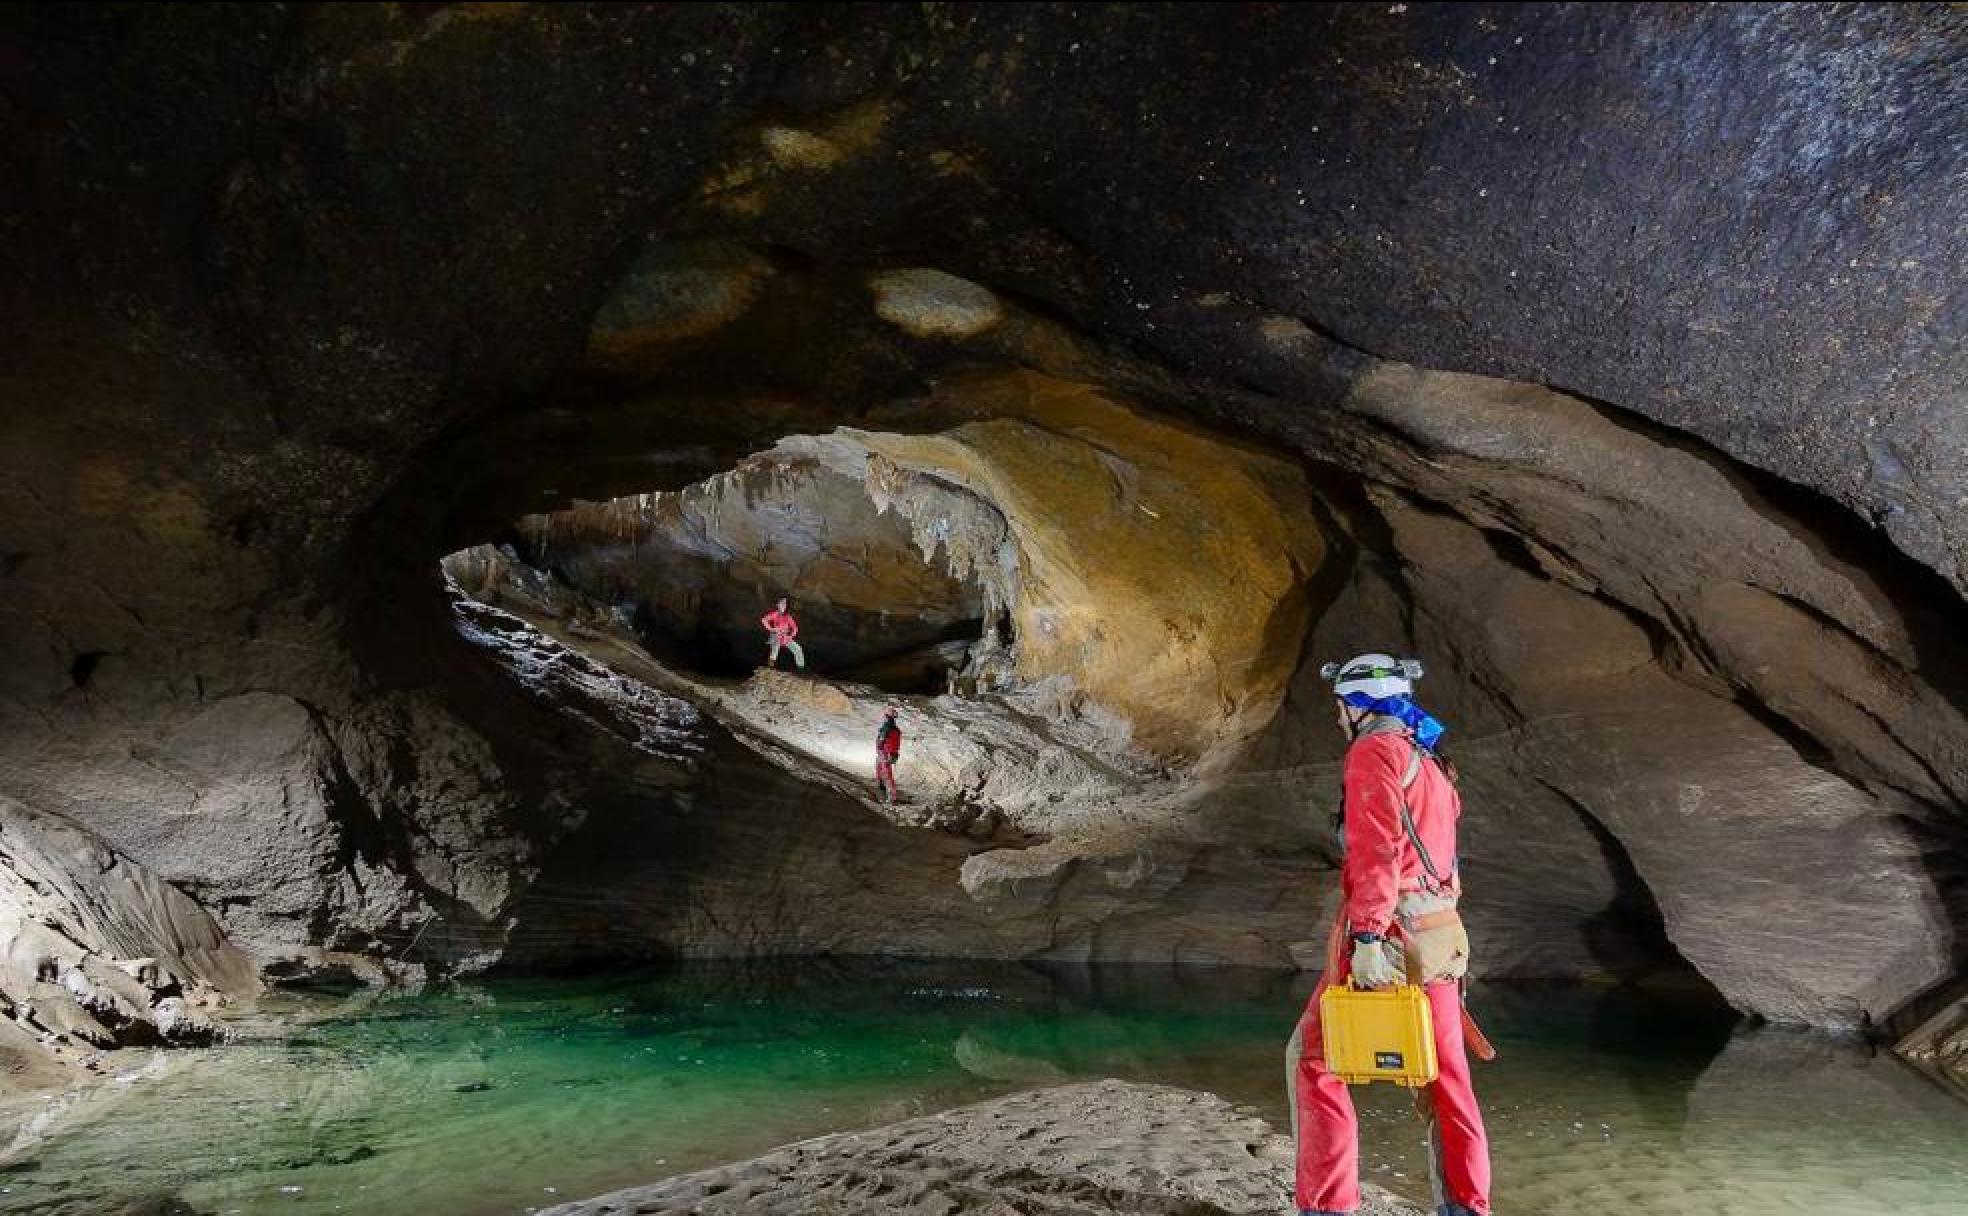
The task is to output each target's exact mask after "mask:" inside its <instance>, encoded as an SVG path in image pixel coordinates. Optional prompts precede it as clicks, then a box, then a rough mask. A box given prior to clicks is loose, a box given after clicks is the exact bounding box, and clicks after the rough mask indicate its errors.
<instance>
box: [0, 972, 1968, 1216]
mask: <svg viewBox="0 0 1968 1216" xmlns="http://www.w3.org/2000/svg"><path fill="white" fill-rule="evenodd" d="M1304 997H1305V988H1304V985H1303V981H1300V980H1295V979H1293V978H1291V977H1283V976H1276V975H1270V974H1265V973H1253V972H1242V971H1236V970H1187V971H1182V970H1168V969H1154V970H1146V969H1136V968H1120V967H1102V968H1091V969H1074V970H1038V969H1032V968H1026V967H1019V966H1015V965H990V964H931V963H895V962H856V963H830V962H803V963H784V964H769V965H765V964H749V965H717V966H693V967H689V968H685V969H681V970H671V971H665V972H656V973H648V974H641V975H635V976H626V977H624V976H616V977H611V978H608V979H580V980H559V981H544V980H528V981H502V982H495V983H487V984H482V985H477V986H472V987H466V988H462V989H456V990H449V991H445V992H440V993H434V994H429V995H422V996H415V997H396V998H386V999H356V998H351V999H350V1000H348V1001H345V1002H337V1001H335V1000H332V999H328V998H311V999H298V998H296V999H287V1000H284V1001H282V1002H279V1003H276V1004H272V1005H269V1006H268V1007H267V1008H266V1009H265V1010H263V1011H262V1013H261V1015H260V1016H259V1017H258V1018H256V1019H255V1021H254V1022H253V1023H252V1025H253V1027H254V1029H253V1033H252V1035H251V1037H250V1038H249V1039H248V1041H245V1042H242V1043H240V1044H238V1045H235V1046H231V1047H226V1048H221V1049H217V1050H213V1051H207V1052H187V1053H171V1054H170V1055H168V1056H165V1057H164V1058H163V1067H161V1068H160V1069H157V1070H155V1071H154V1072H152V1073H149V1074H147V1075H141V1076H135V1077H133V1078H132V1079H129V1080H127V1081H125V1082H122V1083H112V1084H110V1085H107V1086H104V1087H101V1088H100V1089H99V1090H96V1091H93V1092H90V1093H88V1094H85V1095H83V1096H82V1097H80V1098H79V1099H76V1100H75V1101H73V1102H72V1103H69V1104H67V1105H65V1106H64V1105H63V1099H62V1098H61V1097H60V1096H54V1097H52V1098H51V1099H42V1098H40V1097H32V1098H30V1099H28V1100H26V1101H25V1102H24V1103H16V1104H15V1105H14V1106H12V1107H10V1108H7V1109H5V1110H4V1111H0V1114H4V1115H9V1116H11V1118H10V1124H11V1127H12V1129H13V1131H6V1130H4V1129H0V1134H15V1132H18V1133H19V1134H17V1135H15V1143H14V1146H13V1147H12V1148H11V1149H10V1150H8V1151H7V1153H6V1155H5V1157H4V1161H5V1164H4V1165H0V1188H4V1193H0V1211H7V1212H35V1213H57V1212H59V1213H73V1214H75V1216H84V1214H86V1216H101V1214H103V1213H107V1212H115V1211H120V1210H154V1211H173V1210H189V1211H195V1212H212V1213H241V1214H246V1213H273V1212H277V1213H288V1214H293V1216H311V1214H314V1213H328V1212H351V1213H353V1212H361V1213H367V1214H371V1216H410V1214H413V1213H414V1214H418V1216H436V1214H456V1216H481V1214H483V1216H492V1214H495V1213H497V1214H505V1213H524V1212H526V1211H529V1210H531V1209H533V1208H538V1207H543V1206H548V1205H550V1204H553V1203H555V1202H558V1201H560V1200H562V1199H568V1198H575V1197H579V1196H583V1195H589V1194H593V1193H596V1192H599V1191H604V1190H608V1189H611V1188H614V1187H618V1186H625V1185H629V1184H632V1183H636V1182H642V1181H647V1180H649V1179H652V1178H656V1177H660V1176H663V1175H665V1174H669V1173H674V1172H678V1171H682V1170H688V1169H692V1168H696V1167H700V1166H704V1165H708V1164H712V1163H715V1162H719V1161H726V1160H731V1159H734V1158H740V1157H746V1156H751V1155H753V1154H756V1153H758V1152H760V1151H762V1150H764V1149H766V1148H769V1147H771V1146H773V1145H776V1144H781V1143H785V1142H787V1141H790V1140H796V1139H802V1138H805V1137H808V1136H814V1135H819V1134H823V1133H826V1132H830V1131H837V1130H844V1129H849V1128H855V1127H864V1126H869V1125H873V1124H877V1123H883V1122H889V1121H893V1120H896V1119H901V1118H907V1117H910V1116H912V1115H916V1114H920V1113H926V1112H929V1111H933V1110H937V1109H941V1108H944V1107H947V1106H951V1105H955V1104H959V1103H963V1102H969V1101H975V1100H979V1099H982V1098H987V1097H991V1096H994V1095H997V1094H1001V1093H1006V1092H1010V1091H1012V1090H1016V1089H1023V1088H1028V1087H1030V1086H1032V1085H1035V1084H1042V1083H1045V1082H1048V1081H1057V1080H1068V1079H1081V1078H1096V1077H1106V1076H1117V1077H1125V1078H1131V1079H1139V1080H1152V1081H1161V1082H1166V1083H1171V1084H1176V1085H1184V1086H1191V1087H1195V1088H1202V1089H1210V1090H1214V1091H1216V1092H1218V1093H1221V1094H1223V1095H1225V1096H1226V1097H1229V1098H1231V1099H1233V1100H1235V1101H1239V1102H1249V1103H1252V1104H1253V1105H1256V1106H1258V1107H1259V1108H1260V1109H1261V1110H1263V1111H1264V1112H1265V1114H1266V1115H1267V1116H1268V1117H1271V1118H1272V1119H1273V1120H1274V1121H1275V1122H1277V1123H1278V1125H1279V1126H1284V1123H1283V1116H1284V1107H1283V1097H1282V1092H1281V1075H1282V1063H1281V1051H1282V1042H1283V1040H1284V1038H1285V1036H1286V1035H1287V1034H1288V1033H1289V1031H1290V1029H1291V1025H1292V1022H1293V1021H1294V1019H1295V1017H1296V1015H1297V1012H1298V1010H1299V1008H1300V1007H1301V1005H1302V1004H1303V1001H1304ZM1474 1003H1475V1005H1476V1007H1477V1011H1478V1013H1479V1015H1480V1016H1482V1017H1483V1018H1484V1020H1485V1022H1486V1024H1487V1027H1488V1029H1489V1030H1490V1032H1491V1035H1492V1037H1493V1038H1495V1039H1496V1040H1497V1043H1498V1046H1499V1048H1500V1049H1501V1051H1502V1053H1503V1056H1502V1058H1501V1059H1500V1060H1498V1061H1497V1062H1496V1063H1494V1064H1491V1065H1487V1066H1483V1067H1481V1069H1480V1071H1479V1074H1478V1076H1479V1080H1478V1084H1479V1089H1480V1091H1481V1093H1482V1095H1483V1098H1484V1101H1485V1106H1486V1109H1487V1112H1488V1117H1489V1120H1490V1124H1491V1131H1492V1137H1493V1140H1494V1142H1495V1157H1496V1169H1497V1175H1498V1179H1499V1184H1498V1196H1497V1197H1498V1200H1499V1204H1500V1210H1502V1211H1505V1212H1510V1213H1517V1212H1522V1213H1544V1214H1546V1216H1560V1214H1568V1213H1579V1214H1581V1216H1583V1214H1587V1213H1590V1214H1593V1216H1598V1214H1602V1213H1616V1212H1617V1213H1628V1212H1630V1213H1643V1214H1647V1216H1653V1214H1660V1216H1666V1214H1668V1213H1674V1214H1676V1216H1679V1214H1682V1213H1702V1214H1704V1216H1706V1214H1714V1216H1765V1214H1768V1213H1791V1212H1795V1213H1814V1214H1816V1213H1836V1214H1838V1216H1865V1214H1868V1213H1881V1214H1884V1213H1894V1214H1895V1216H1901V1214H1911V1216H1941V1214H1943V1213H1946V1214H1947V1216H1961V1214H1962V1213H1964V1212H1968V1105H1964V1104H1962V1103H1961V1102H1959V1101H1957V1100H1956V1099H1954V1098H1952V1097H1950V1096H1949V1095H1947V1094H1945V1093H1943V1092H1941V1091H1940V1090H1939V1089H1937V1088H1935V1087H1934V1086H1932V1085H1931V1084H1929V1083H1928V1082H1927V1081H1925V1080H1924V1079H1922V1078H1920V1077H1919V1076H1918V1075H1916V1074H1914V1073H1913V1072H1912V1071H1910V1070H1909V1069H1907V1068H1906V1067H1904V1066H1903V1065H1901V1064H1899V1063H1898V1062H1897V1061H1895V1060H1893V1059H1891V1058H1890V1057H1887V1056H1884V1055H1879V1054H1875V1053H1873V1052H1871V1051H1868V1050H1866V1049H1863V1048H1859V1047H1855V1046H1851V1045H1842V1044H1839V1043H1835V1042H1832V1041H1829V1040H1826V1039H1823V1038H1820V1037H1817V1036H1813V1035H1809V1034H1800V1033H1793V1032H1786V1031H1780V1030H1769V1029H1762V1030H1757V1029H1749V1028H1743V1027H1737V1026H1732V1025H1731V1024H1729V1023H1728V1022H1726V1021H1722V1020H1718V1019H1716V1018H1715V1017H1714V1016H1712V1015H1710V1014H1705V1013H1703V1012H1701V1011H1699V1010H1696V1009H1692V1008H1689V1007H1686V1006H1680V1005H1675V1004H1671V1003H1664V1002H1659V1001H1650V1000H1646V999H1642V998H1638V997H1634V996H1632V995H1622V994H1614V993H1594V992H1587V991H1579V990H1560V989H1517V988H1504V987H1497V986H1492V987H1489V988H1482V989H1479V990H1478V991H1477V994H1476V996H1475V998H1474ZM133 1071H141V1070H137V1069H134V1068H133ZM1361 1097H1362V1102H1361V1105H1362V1122H1363V1129H1364V1139H1365V1153H1364V1168H1365V1172H1366V1173H1367V1174H1368V1176H1369V1177H1370V1178H1373V1179H1374V1180H1377V1181H1379V1182H1381V1183H1382V1184H1384V1185H1387V1186H1390V1187H1391V1188H1393V1189H1395V1190H1397V1191H1402V1192H1405V1193H1407V1194H1410V1195H1412V1196H1417V1197H1420V1196H1423V1195H1425V1191H1426V1187H1425V1183H1424V1181H1423V1179H1422V1175H1421V1157H1420V1133H1419V1128H1418V1125H1417V1124H1416V1123H1415V1122H1414V1120H1413V1117H1412V1115H1411V1114H1409V1113H1408V1110H1407V1106H1406V1099H1405V1097H1404V1096H1403V1095H1401V1094H1400V1093H1398V1092H1396V1091H1393V1090H1391V1089H1388V1088H1387V1087H1384V1086H1376V1087H1372V1088H1371V1089H1369V1090H1367V1091H1364V1092H1363V1093H1362V1094H1361ZM50 1112H54V1113H53V1114H52V1117H50ZM37 1114H39V1115H41V1116H42V1118H43V1119H44V1120H45V1121H46V1124H47V1126H46V1127H44V1128H40V1129H35V1128H33V1127H25V1126H24V1120H27V1119H29V1118H31V1117H32V1116H35V1115H37ZM171 1204H182V1205H185V1206H184V1207H182V1208H178V1207H172V1206H169V1205H171ZM146 1205H148V1206H146Z"/></svg>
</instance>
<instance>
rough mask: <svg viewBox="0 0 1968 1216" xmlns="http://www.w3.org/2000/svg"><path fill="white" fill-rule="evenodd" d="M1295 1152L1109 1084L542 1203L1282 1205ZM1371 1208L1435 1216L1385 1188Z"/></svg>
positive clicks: (759, 1214) (1103, 1208)
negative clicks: (606, 1192) (590, 1195)
mask: <svg viewBox="0 0 1968 1216" xmlns="http://www.w3.org/2000/svg"><path fill="white" fill-rule="evenodd" d="M1290 1163H1291V1144H1290V1141H1289V1140H1288V1139H1287V1138H1286V1137H1284V1136H1281V1135H1279V1134H1277V1133H1276V1132H1275V1131H1273V1130H1272V1128H1271V1126H1270V1125H1269V1124H1267V1123H1266V1122H1265V1121H1264V1120H1262V1119H1260V1118H1257V1117H1256V1116H1255V1115H1253V1114H1251V1113H1250V1112H1249V1108H1247V1107H1243V1108H1240V1107H1234V1106H1232V1105H1230V1104H1229V1103H1228V1102H1225V1101H1224V1100H1223V1099H1221V1098H1218V1097H1216V1096H1214V1095H1212V1094H1205V1093H1197V1092H1194V1091H1191V1090H1183V1089H1171V1088H1168V1087H1166V1086H1159V1085H1133V1084H1127V1083H1124V1082H1120V1081H1095V1082H1088V1083H1085V1084H1079V1085H1064V1086H1059V1087H1057V1088H1054V1089H1041V1090H1033V1091H1030V1092H1027V1093H1021V1094H1014V1095H1012V1096H1010V1097H1008V1098H1000V1099H997V1100H996V1101H992V1102H984V1103H980V1104H978V1105H976V1106H966V1107H961V1108H959V1109H957V1110H951V1111H945V1112H943V1113H941V1114H936V1115H930V1116H928V1117H926V1118H922V1119H911V1120H908V1121H907V1122H903V1123H894V1124H890V1125H889V1126H887V1127H878V1128H874V1129H872V1130H869V1131H862V1132H847V1133H843V1134H840V1135H834V1136H824V1137H821V1138H819V1139H816V1140H807V1141H803V1142H801V1143H799V1144H792V1145H788V1146H786V1147H785V1148H782V1149H777V1150H775V1151H773V1152H770V1153H767V1154H765V1155H764V1156H761V1157H755V1158H753V1159H752V1160H750V1161H742V1162H738V1163H736V1164H733V1165H724V1166H718V1167H717V1168H715V1169H708V1170H703V1171H701V1172H699V1173H695V1174H685V1175H681V1176H679V1177H676V1178H671V1179H668V1180H666V1181H663V1182H657V1183H652V1184H650V1185H648V1186H640V1187H631V1188H629V1189H628V1190H623V1191H616V1192H615V1193H613V1194H610V1195H602V1196H599V1197H597V1198H594V1199H585V1200H580V1201H577V1202H575V1203H569V1204H563V1205H561V1206H559V1207H556V1208H552V1209H550V1210H549V1211H547V1212H545V1213H542V1216H631V1214H633V1216H648V1214H650V1213H658V1212H691V1213H703V1214H704V1216H736V1214H738V1213H745V1214H747V1216H766V1214H772V1216H777V1214H779V1213H785V1214H787V1216H793V1214H795V1213H798V1214H802V1216H848V1214H850V1213H853V1214H855V1216H861V1214H863V1213H865V1214H868V1216H874V1214H876V1213H883V1214H889V1213H901V1214H906V1216H930V1214H932V1213H934V1214H935V1216H955V1214H957V1213H967V1214H975V1216H985V1214H992V1216H997V1214H1004V1216H1010V1214H1012V1213H1020V1214H1030V1216H1036V1214H1040V1213H1044V1214H1046V1216H1053V1214H1055V1213H1056V1214H1059V1216H1066V1214H1069V1213H1070V1214H1072V1216H1109V1214H1113V1216H1119V1214H1120V1213H1130V1214H1152V1216H1215V1214H1217V1213H1244V1212H1263V1213H1283V1212H1288V1211H1290V1210H1291V1195H1290V1193H1289V1179H1290ZM1361 1212H1362V1214H1363V1216H1420V1209H1418V1208H1415V1207H1412V1206H1410V1205H1408V1204H1406V1203H1404V1202H1402V1201H1401V1200H1399V1199H1396V1198H1395V1197H1394V1196H1392V1195H1390V1194H1388V1193H1387V1192H1386V1191H1382V1190H1379V1189H1378V1188H1374V1187H1371V1186H1370V1187H1368V1188H1367V1195H1366V1204H1365V1206H1364V1207H1362V1208H1361Z"/></svg>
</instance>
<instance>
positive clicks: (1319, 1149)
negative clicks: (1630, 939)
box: [1285, 654, 1494, 1216]
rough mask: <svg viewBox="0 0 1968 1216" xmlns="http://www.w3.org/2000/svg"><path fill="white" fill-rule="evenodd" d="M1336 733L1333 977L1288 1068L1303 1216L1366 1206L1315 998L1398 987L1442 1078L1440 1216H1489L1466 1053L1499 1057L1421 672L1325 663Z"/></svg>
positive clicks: (1433, 1131) (1437, 1158) (1300, 1032)
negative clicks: (1341, 748) (1337, 889)
mask: <svg viewBox="0 0 1968 1216" xmlns="http://www.w3.org/2000/svg"><path fill="white" fill-rule="evenodd" d="M1320 674H1321V676H1323V677H1324V678H1325V679H1328V680H1331V681H1332V682H1333V696H1334V697H1335V699H1336V703H1337V708H1338V713H1339V725H1340V729H1341V730H1343V731H1344V732H1345V733H1346V737H1347V739H1348V740H1349V743H1348V746H1347V749H1346V764H1345V770H1344V777H1343V780H1344V789H1343V790H1342V792H1341V796H1340V819H1339V826H1338V831H1339V835H1340V839H1341V848H1342V849H1343V852H1344V862H1343V864H1342V866H1341V870H1340V880H1341V888H1342V893H1343V899H1344V902H1343V905H1342V907H1341V910H1340V913H1339V918H1338V921H1337V923H1335V924H1334V926H1333V935H1332V942H1331V946H1330V950H1329V956H1330V957H1329V959H1328V961H1327V965H1326V971H1325V974H1324V975H1323V976H1321V977H1320V980H1319V987H1318V991H1316V992H1314V993H1313V994H1312V1000H1311V1002H1310V1003H1309V1004H1308V1005H1307V1006H1306V1009H1305V1013H1304V1015H1303V1016H1301V1017H1300V1019H1299V1023H1298V1028H1297V1030H1296V1031H1294V1032H1293V1034H1292V1038H1291V1046H1290V1047H1289V1048H1288V1049H1287V1055H1286V1060H1285V1065H1286V1069H1287V1071H1288V1076H1289V1082H1290V1089H1291V1093H1290V1098H1291V1111H1292V1135H1293V1139H1295V1140H1296V1141H1297V1144H1298V1165H1297V1175H1296V1179H1295V1183H1296V1194H1297V1201H1298V1210H1299V1212H1300V1213H1301V1216H1332V1214H1335V1213H1348V1212H1352V1211H1354V1210H1355V1209H1357V1208H1358V1207H1359V1206H1360V1137H1359V1121H1358V1119H1357V1118H1356V1117H1355V1115H1354V1112H1353V1099H1352V1096H1351V1095H1350V1094H1348V1093H1347V1090H1346V1085H1345V1083H1344V1082H1342V1081H1341V1080H1340V1079H1339V1078H1338V1077H1336V1076H1334V1075H1333V1074H1332V1073H1331V1071H1329V1070H1328V1069H1327V1067H1326V1059H1325V1046H1324V1039H1323V1037H1322V1034H1321V1031H1320V1026H1319V996H1320V994H1321V993H1323V992H1324V991H1325V989H1326V986H1327V985H1328V984H1344V983H1347V982H1349V981H1350V982H1352V983H1353V984H1354V985H1355V986H1357V987H1362V988H1390V987H1393V986H1395V985H1397V984H1399V983H1401V982H1403V980H1404V979H1405V980H1406V981H1407V982H1410V983H1418V984H1420V985H1422V989H1423V991H1424V992H1426V993H1427V996H1428V1006H1429V1012H1430V1013H1431V1015H1432V1021H1433V1023H1434V1032H1435V1053H1436V1060H1437V1065H1438V1068H1439V1070H1440V1071H1439V1075H1438V1076H1437V1079H1436V1080H1435V1082H1434V1083H1433V1084H1431V1085H1429V1086H1427V1087H1426V1088H1425V1089H1423V1090H1422V1091H1421V1092H1420V1093H1419V1094H1417V1095H1416V1106H1417V1108H1418V1109H1419V1110H1420V1112H1421V1116H1422V1119H1423V1120H1424V1121H1425V1122H1426V1123H1427V1125H1428V1150H1429V1164H1430V1173H1431V1174H1432V1176H1433V1181H1434V1184H1435V1211H1436V1213H1437V1216H1488V1213H1489V1211H1490V1150H1489V1138H1488V1136H1487V1134H1486V1133H1485V1132H1484V1130H1483V1113H1482V1111H1481V1110H1480V1109H1478V1107H1477V1105H1476V1091H1475V1088H1474V1086H1473V1084H1472V1082H1471V1079H1470V1075H1469V1058H1468V1056H1467V1055H1466V1054H1465V1050H1464V1044H1465V1031H1467V1032H1468V1035H1467V1039H1468V1043H1469V1045H1470V1046H1472V1047H1473V1048H1474V1049H1475V1050H1476V1051H1477V1052H1478V1053H1479V1054H1480V1055H1482V1056H1484V1058H1488V1057H1489V1056H1490V1055H1492V1054H1494V1053H1492V1052H1490V1050H1489V1045H1488V1044H1487V1043H1486V1042H1484V1041H1483V1039H1482V1036H1481V1034H1480V1032H1477V1031H1476V1030H1475V1023H1473V1022H1471V1021H1469V1020H1468V1015H1467V1014H1466V1012H1465V1011H1464V1009H1463V1003H1462V979H1463V977H1464V976H1465V975H1466V974H1467V973H1468V968H1469V936H1468V934H1467V933H1466V932H1465V931H1464V930H1463V927H1462V920H1461V918H1460V916H1459V915H1458V913H1457V911H1456V903H1457V901H1458V899H1459V898H1460V896H1461V882H1460V879H1459V878H1458V876H1457V874H1456V821H1457V820H1458V819H1459V818H1460V817H1461V815H1462V800H1461V798H1460V796H1459V795H1458V794H1457V793H1456V787H1455V779H1454V770H1453V769H1452V768H1450V767H1449V765H1448V762H1447V761H1446V760H1444V759H1443V758H1441V757H1440V756H1438V755H1437V754H1436V752H1435V744H1436V741H1437V740H1438V739H1440V738H1441V735H1442V729H1443V728H1442V724H1441V723H1440V722H1437V721H1436V720H1435V719H1434V718H1432V717H1430V716H1429V715H1428V714H1426V713H1425V712H1423V711H1422V710H1421V708H1420V707H1419V706H1417V705H1416V704H1415V703H1414V699H1413V697H1414V685H1413V681H1414V680H1416V679H1418V678H1420V676H1421V664H1419V663H1417V662H1415V661H1414V660H1412V659H1407V660H1396V659H1394V658H1392V657H1390V656H1388V655H1384V654H1363V655H1360V656H1358V657H1356V658H1352V659H1348V660H1347V661H1346V662H1344V663H1339V664H1330V663H1329V664H1327V665H1326V667H1325V668H1324V669H1323V670H1322V671H1321V672H1320Z"/></svg>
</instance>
